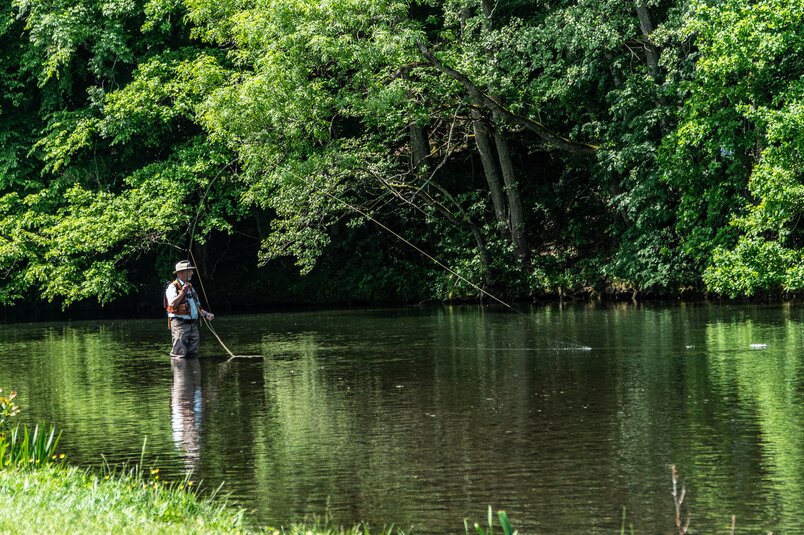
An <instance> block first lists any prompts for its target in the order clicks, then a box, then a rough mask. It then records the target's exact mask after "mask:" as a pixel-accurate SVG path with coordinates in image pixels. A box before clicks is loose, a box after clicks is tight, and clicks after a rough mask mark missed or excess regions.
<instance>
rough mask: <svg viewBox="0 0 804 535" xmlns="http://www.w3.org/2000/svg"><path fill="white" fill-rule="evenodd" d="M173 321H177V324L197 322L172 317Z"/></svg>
mask: <svg viewBox="0 0 804 535" xmlns="http://www.w3.org/2000/svg"><path fill="white" fill-rule="evenodd" d="M173 321H178V322H179V323H195V322H196V321H198V320H193V319H189V320H188V319H187V318H178V317H174V318H173Z"/></svg>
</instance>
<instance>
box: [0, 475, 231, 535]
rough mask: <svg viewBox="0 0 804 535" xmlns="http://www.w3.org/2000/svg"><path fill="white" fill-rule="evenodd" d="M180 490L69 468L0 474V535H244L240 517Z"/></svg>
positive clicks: (179, 486) (177, 487) (213, 503)
mask: <svg viewBox="0 0 804 535" xmlns="http://www.w3.org/2000/svg"><path fill="white" fill-rule="evenodd" d="M182 487H183V485H180V484H173V485H164V484H160V483H158V480H154V481H151V482H148V481H146V480H145V479H143V478H142V477H137V476H134V475H131V474H116V475H107V476H103V475H94V474H91V473H88V472H86V471H82V470H80V469H77V468H74V467H61V466H43V467H39V468H35V469H21V468H13V469H6V470H0V533H165V532H169V533H246V530H245V529H244V528H243V527H242V514H241V513H240V512H237V511H234V510H231V509H229V508H227V507H226V506H225V504H223V503H216V502H215V501H213V500H209V499H203V498H200V497H199V496H198V495H196V493H194V492H192V491H189V492H188V491H187V490H186V489H185V488H182Z"/></svg>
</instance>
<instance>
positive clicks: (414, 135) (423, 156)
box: [410, 123, 430, 171]
mask: <svg viewBox="0 0 804 535" xmlns="http://www.w3.org/2000/svg"><path fill="white" fill-rule="evenodd" d="M410 147H411V152H412V154H413V165H412V168H413V169H414V170H416V171H420V170H422V169H424V168H425V167H426V165H427V164H428V163H429V161H428V160H429V157H430V141H429V139H428V137H427V132H426V131H425V129H424V127H423V126H419V125H417V124H415V123H414V124H412V125H410Z"/></svg>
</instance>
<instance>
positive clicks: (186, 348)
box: [170, 318, 200, 358]
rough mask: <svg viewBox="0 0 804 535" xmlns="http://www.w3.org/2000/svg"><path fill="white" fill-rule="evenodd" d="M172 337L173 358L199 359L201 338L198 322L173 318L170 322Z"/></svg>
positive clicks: (171, 352)
mask: <svg viewBox="0 0 804 535" xmlns="http://www.w3.org/2000/svg"><path fill="white" fill-rule="evenodd" d="M170 337H171V339H172V341H173V348H172V349H171V350H170V356H171V357H178V358H184V357H197V356H198V345H199V342H200V338H199V336H198V320H186V319H182V318H173V319H172V320H171V321H170Z"/></svg>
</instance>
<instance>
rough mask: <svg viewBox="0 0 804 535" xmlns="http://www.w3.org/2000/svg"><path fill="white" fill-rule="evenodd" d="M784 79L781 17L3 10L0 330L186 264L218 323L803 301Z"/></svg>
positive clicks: (70, 7)
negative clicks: (470, 302) (494, 296)
mask: <svg viewBox="0 0 804 535" xmlns="http://www.w3.org/2000/svg"><path fill="white" fill-rule="evenodd" d="M802 52H804V7H803V6H802V5H801V3H800V2H792V1H789V0H759V1H756V0H751V1H749V0H687V1H681V0H635V1H634V2H620V1H614V0H602V1H601V0H594V1H593V0H572V1H571V0H559V1H550V2H546V1H541V0H537V1H528V2H524V1H521V0H497V1H492V0H447V1H444V2H435V1H433V0H360V1H357V0H339V1H320V0H319V1H313V0H238V1H234V0H216V1H214V2H213V1H211V0H89V1H82V2H78V1H76V0H50V1H48V2H33V1H30V0H13V1H12V2H11V3H10V4H8V3H7V4H5V5H4V6H3V7H0V56H1V57H2V62H0V279H1V280H2V284H0V302H2V303H5V304H10V303H15V302H19V301H20V300H23V299H41V298H44V299H47V300H51V301H52V300H55V301H57V302H60V303H62V304H63V305H65V306H66V305H69V304H71V303H73V302H76V301H80V300H86V299H88V298H93V299H97V300H98V301H99V302H100V303H101V304H104V303H108V302H111V301H112V300H114V299H115V298H117V297H119V296H121V295H124V294H126V293H130V292H132V291H135V292H137V291H139V292H141V293H142V295H148V293H149V292H151V289H150V287H149V285H153V284H154V283H153V281H155V280H160V279H162V278H164V277H166V276H169V273H170V271H171V270H170V266H171V264H172V263H173V262H174V261H175V260H177V259H179V258H182V257H185V256H187V249H188V248H191V249H192V252H193V253H194V254H193V257H194V258H196V257H197V261H198V262H199V264H201V267H202V274H204V275H209V276H212V275H213V274H215V273H217V277H218V281H220V282H219V283H218V284H216V286H218V287H221V285H223V286H225V287H226V288H227V290H226V291H227V292H231V293H230V295H228V297H227V299H228V300H229V301H230V302H233V303H237V302H245V301H248V298H247V297H246V295H252V296H253V295H254V294H255V293H257V294H262V295H264V296H266V299H268V300H270V299H271V296H273V297H274V298H275V299H283V300H300V299H310V300H318V301H321V300H339V301H343V300H350V299H361V300H395V301H398V300H410V299H422V298H462V297H478V296H479V290H478V289H477V288H478V287H479V286H482V287H484V288H485V289H487V290H489V291H492V292H496V293H501V294H505V295H509V296H519V297H525V296H530V297H534V296H539V295H544V294H562V295H563V294H566V293H585V294H600V293H604V292H609V293H619V292H628V293H632V294H636V293H651V294H664V295H675V294H679V293H684V292H695V293H700V292H711V293H715V294H721V295H727V296H731V297H737V296H751V295H756V294H779V293H791V292H797V291H799V290H801V289H802V288H804V268H802V267H801V265H802V262H801V260H802V253H801V249H800V244H801V243H800V242H801V240H802V239H804V235H802V230H801V229H799V227H798V222H799V220H800V218H801V215H802V212H804V203H802V201H801V199H802V198H804V195H802V193H804V189H803V188H804V186H802V173H803V171H802V151H803V150H804V141H803V140H804V136H802V134H801V132H802V126H804V112H803V111H802V109H804V106H803V103H804V85H802V80H803V79H804V77H803V75H804V59H802V58H804V54H802ZM372 220H374V221H375V222H379V223H382V225H384V226H386V227H388V228H389V229H392V230H393V231H394V232H395V233H398V234H399V236H398V237H397V236H394V235H393V234H391V233H390V232H388V231H387V230H384V229H383V228H381V227H379V226H377V225H375V224H374V223H372ZM400 238H401V239H400ZM403 240H407V241H408V242H410V243H411V244H414V245H415V246H416V247H419V248H421V249H422V250H424V251H426V252H427V253H428V254H429V255H432V256H433V257H435V258H437V259H438V261H439V262H441V263H443V264H444V265H446V266H448V267H449V270H446V269H443V268H442V267H439V266H438V265H436V264H434V263H433V262H431V261H430V260H429V259H428V258H427V257H426V256H424V255H422V254H421V253H420V252H418V251H416V250H415V249H414V248H412V247H411V246H410V245H409V244H407V243H405V241H403ZM244 259H248V260H247V261H244ZM289 260H292V263H291V262H290V261H289ZM292 264H295V266H294V265H292ZM266 266H267V267H268V268H269V269H267V270H266V269H260V267H263V268H264V267H266ZM299 274H301V275H305V276H306V278H305V277H303V278H299V276H298V275H299ZM225 280H237V281H243V280H245V281H247V282H245V283H242V282H238V283H237V284H235V283H234V282H232V283H231V284H229V285H228V286H226V283H225V282H223V281H225ZM149 281H150V282H149ZM151 293H152V292H151ZM244 300H245V301H244Z"/></svg>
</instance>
